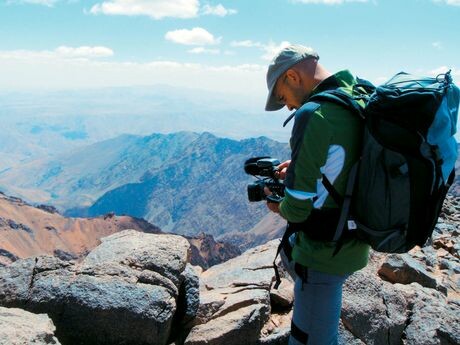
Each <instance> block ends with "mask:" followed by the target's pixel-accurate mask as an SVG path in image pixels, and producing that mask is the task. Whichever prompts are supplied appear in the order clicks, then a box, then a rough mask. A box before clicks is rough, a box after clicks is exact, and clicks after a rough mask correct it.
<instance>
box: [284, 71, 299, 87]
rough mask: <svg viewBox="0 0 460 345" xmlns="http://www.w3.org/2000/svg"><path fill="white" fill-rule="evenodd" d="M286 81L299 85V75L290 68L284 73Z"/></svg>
mask: <svg viewBox="0 0 460 345" xmlns="http://www.w3.org/2000/svg"><path fill="white" fill-rule="evenodd" d="M286 77H287V80H288V81H289V82H290V83H291V84H292V83H293V84H296V85H299V84H300V74H299V72H297V71H296V70H295V69H293V68H290V69H288V70H287V71H286Z"/></svg>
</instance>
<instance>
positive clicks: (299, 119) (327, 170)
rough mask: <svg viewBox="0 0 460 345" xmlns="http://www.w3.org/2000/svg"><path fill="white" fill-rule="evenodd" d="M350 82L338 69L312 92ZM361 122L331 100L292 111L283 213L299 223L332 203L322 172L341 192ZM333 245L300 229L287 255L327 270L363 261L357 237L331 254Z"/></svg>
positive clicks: (364, 248)
mask: <svg viewBox="0 0 460 345" xmlns="http://www.w3.org/2000/svg"><path fill="white" fill-rule="evenodd" d="M354 84H356V81H355V79H354V77H353V76H352V75H351V74H350V72H349V71H340V72H338V73H336V74H334V75H332V76H330V77H329V78H327V79H325V80H324V81H322V82H321V83H320V84H319V85H318V86H317V87H316V88H315V89H314V90H313V92H312V94H311V95H314V94H316V93H319V92H322V91H325V90H328V89H335V88H337V87H340V88H341V89H342V90H343V91H345V92H348V93H351V91H352V87H353V85H354ZM362 126H363V125H362V123H361V121H360V119H359V118H358V117H357V116H356V115H354V114H353V113H351V112H350V111H349V110H347V109H345V108H343V107H341V106H339V105H336V104H334V103H330V102H324V103H322V104H321V105H319V106H318V105H317V107H314V108H312V103H310V104H308V103H306V104H304V105H303V106H302V107H301V108H300V109H298V110H297V112H296V115H295V123H294V126H293V129H292V135H291V139H290V146H291V150H292V155H291V164H290V165H289V168H288V170H287V173H286V179H285V181H284V182H285V185H286V189H285V198H284V200H283V201H282V202H281V203H280V213H281V215H282V216H283V217H284V218H286V219H287V220H288V221H290V222H293V223H300V222H303V221H305V220H306V219H307V218H308V216H309V215H310V212H311V211H312V209H313V208H317V209H320V208H323V207H324V208H331V207H337V205H336V204H335V202H334V200H333V199H332V197H331V196H330V195H329V193H328V192H327V190H326V189H325V187H324V186H323V184H322V182H321V179H322V174H325V175H326V177H327V178H328V179H329V181H330V182H331V183H332V184H333V186H334V187H335V189H336V190H337V192H338V193H339V194H340V195H343V194H344V192H345V187H346V183H347V179H348V174H349V171H350V169H351V167H352V165H353V164H354V163H355V162H356V161H357V160H358V158H359V154H360V149H361V138H362V131H363V128H362ZM334 249H335V244H334V243H330V242H323V241H314V240H312V239H310V238H308V237H307V236H306V235H305V234H304V233H302V232H299V233H298V234H297V238H296V244H295V246H294V248H293V252H292V256H293V259H294V260H295V261H296V262H298V263H300V264H302V265H304V266H306V267H309V268H311V269H314V270H317V271H321V272H326V273H331V274H348V273H352V272H354V271H357V270H359V269H361V268H363V267H365V266H366V265H367V261H368V256H369V246H368V245H367V244H365V243H363V242H361V241H359V240H356V239H350V240H347V241H346V242H345V243H344V245H343V247H342V249H341V250H340V251H339V252H338V254H337V255H336V256H332V253H333V252H334Z"/></svg>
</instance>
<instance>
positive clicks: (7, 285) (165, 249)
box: [0, 230, 198, 344]
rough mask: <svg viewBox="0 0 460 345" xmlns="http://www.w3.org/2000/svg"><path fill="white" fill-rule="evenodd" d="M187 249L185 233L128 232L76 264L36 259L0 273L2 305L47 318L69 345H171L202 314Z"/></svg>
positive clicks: (0, 270)
mask: <svg viewBox="0 0 460 345" xmlns="http://www.w3.org/2000/svg"><path fill="white" fill-rule="evenodd" d="M188 252H189V244H188V242H187V241H186V240H185V239H184V238H182V237H180V236H173V235H156V236H153V235H148V234H143V233H140V232H137V231H134V230H127V231H123V232H120V233H117V234H115V235H112V236H109V237H107V238H105V239H104V240H103V242H102V244H101V245H100V246H98V247H97V248H96V249H95V250H93V251H92V252H91V253H90V254H89V255H88V256H87V257H86V258H85V260H83V262H81V263H79V264H75V263H72V262H65V261H61V260H59V259H57V258H55V257H37V258H31V259H26V260H20V261H17V262H15V263H13V264H12V265H10V266H9V267H6V268H2V269H0V304H1V305H3V306H7V307H17V308H22V309H25V310H28V311H31V312H34V313H47V314H48V315H49V316H50V317H51V318H52V319H53V321H54V323H55V325H56V327H57V332H56V334H57V337H58V338H59V339H60V341H61V342H62V343H64V344H81V343H84V344H126V343H136V344H167V343H168V340H169V338H170V336H171V335H176V334H177V333H176V332H175V331H174V332H173V329H175V328H181V322H182V321H183V318H184V317H185V316H187V318H188V319H191V318H193V316H194V315H195V314H196V310H197V309H198V278H197V277H196V275H195V274H194V273H193V271H192V270H191V269H187V262H188V256H189V253H188ZM184 282H185V283H184ZM179 306H180V309H179Z"/></svg>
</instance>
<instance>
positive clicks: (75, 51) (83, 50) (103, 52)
mask: <svg viewBox="0 0 460 345" xmlns="http://www.w3.org/2000/svg"><path fill="white" fill-rule="evenodd" d="M56 53H57V54H59V55H61V56H63V57H68V58H100V57H108V56H113V50H112V49H110V48H106V47H88V46H83V47H77V48H73V47H67V46H61V47H59V48H57V49H56Z"/></svg>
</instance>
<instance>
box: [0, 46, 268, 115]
mask: <svg viewBox="0 0 460 345" xmlns="http://www.w3.org/2000/svg"><path fill="white" fill-rule="evenodd" d="M265 71H266V66H265V65H257V64H255V65H248V64H244V65H220V66H219V65H217V66H212V65H208V64H199V63H181V62H177V61H167V60H161V61H151V62H148V63H136V62H129V61H126V62H116V61H105V60H95V59H73V58H72V59H70V58H66V57H63V56H62V55H60V54H58V53H57V51H56V50H54V51H0V75H1V76H2V78H0V90H1V91H5V90H9V91H18V90H19V91H26V90H56V89H69V88H72V89H79V88H99V87H117V86H142V85H146V86H148V85H154V84H170V85H171V82H173V83H174V85H175V86H177V87H189V88H194V89H204V90H210V91H213V90H214V91H215V90H220V92H226V93H232V94H239V95H254V97H255V98H260V99H261V100H262V101H264V100H265V96H266V95H265V94H266V89H265V85H266V84H265ZM261 108H262V105H261Z"/></svg>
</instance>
